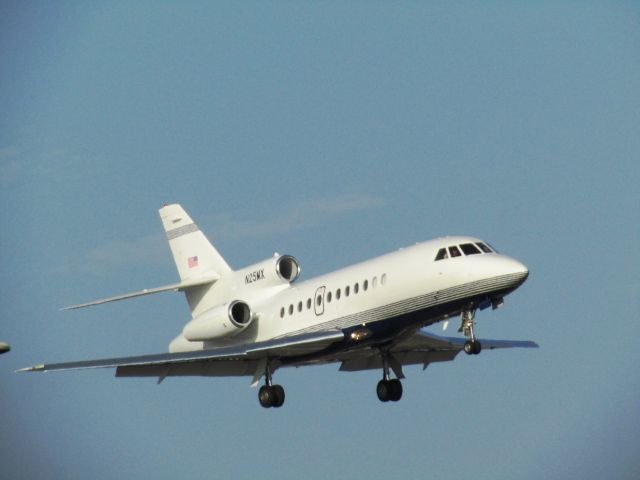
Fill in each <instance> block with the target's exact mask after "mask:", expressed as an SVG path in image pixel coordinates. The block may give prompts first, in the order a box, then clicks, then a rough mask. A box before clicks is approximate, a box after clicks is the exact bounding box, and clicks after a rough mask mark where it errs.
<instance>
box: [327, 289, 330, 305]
mask: <svg viewBox="0 0 640 480" xmlns="http://www.w3.org/2000/svg"><path fill="white" fill-rule="evenodd" d="M327 303H331V292H327Z"/></svg>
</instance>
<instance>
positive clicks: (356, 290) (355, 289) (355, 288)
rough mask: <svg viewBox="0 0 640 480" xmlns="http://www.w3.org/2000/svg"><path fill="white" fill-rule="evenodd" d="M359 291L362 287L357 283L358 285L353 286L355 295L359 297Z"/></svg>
mask: <svg viewBox="0 0 640 480" xmlns="http://www.w3.org/2000/svg"><path fill="white" fill-rule="evenodd" d="M358 290H360V286H359V285H358V282H356V284H355V285H354V286H353V294H354V295H357V294H358Z"/></svg>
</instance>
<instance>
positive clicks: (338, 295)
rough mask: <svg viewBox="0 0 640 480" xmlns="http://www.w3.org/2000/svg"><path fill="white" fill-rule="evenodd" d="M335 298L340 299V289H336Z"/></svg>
mask: <svg viewBox="0 0 640 480" xmlns="http://www.w3.org/2000/svg"><path fill="white" fill-rule="evenodd" d="M336 300H340V289H338V290H336Z"/></svg>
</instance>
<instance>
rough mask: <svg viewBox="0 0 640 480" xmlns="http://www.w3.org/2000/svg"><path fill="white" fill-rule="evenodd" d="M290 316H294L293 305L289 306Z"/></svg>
mask: <svg viewBox="0 0 640 480" xmlns="http://www.w3.org/2000/svg"><path fill="white" fill-rule="evenodd" d="M289 315H293V305H289Z"/></svg>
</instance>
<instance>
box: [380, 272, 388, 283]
mask: <svg viewBox="0 0 640 480" xmlns="http://www.w3.org/2000/svg"><path fill="white" fill-rule="evenodd" d="M385 283H387V274H386V273H383V274H382V277H380V285H384V284H385Z"/></svg>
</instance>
